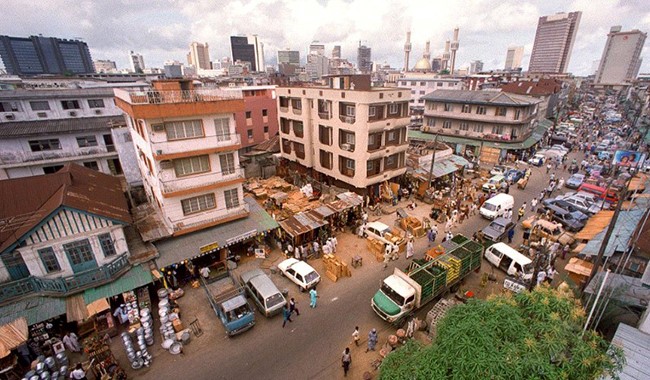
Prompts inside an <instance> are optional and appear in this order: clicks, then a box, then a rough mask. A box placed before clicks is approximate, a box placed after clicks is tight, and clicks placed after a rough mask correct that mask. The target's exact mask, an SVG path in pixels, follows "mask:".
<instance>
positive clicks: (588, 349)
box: [379, 287, 625, 380]
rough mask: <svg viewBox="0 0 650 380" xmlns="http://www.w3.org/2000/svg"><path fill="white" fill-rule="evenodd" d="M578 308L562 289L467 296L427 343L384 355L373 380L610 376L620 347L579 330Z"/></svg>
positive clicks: (619, 362)
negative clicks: (483, 296) (617, 347)
mask: <svg viewBox="0 0 650 380" xmlns="http://www.w3.org/2000/svg"><path fill="white" fill-rule="evenodd" d="M585 318H586V316H585V312H584V309H583V308H582V306H581V305H580V302H579V301H578V300H576V299H575V298H574V297H573V295H572V294H571V293H570V291H569V290H568V287H567V288H562V289H561V290H556V289H551V288H548V287H538V288H537V289H536V290H534V291H533V292H524V293H520V294H515V295H512V294H504V295H499V296H494V297H491V298H489V299H488V300H470V301H469V302H468V303H467V304H464V305H459V306H456V307H454V308H452V309H451V310H449V312H448V313H447V315H446V316H445V317H444V318H443V319H442V320H441V321H440V322H439V323H438V329H437V336H436V338H435V340H434V341H433V343H432V344H431V345H428V346H424V345H422V344H420V343H418V342H416V341H410V342H408V343H407V344H406V345H405V346H404V347H402V348H400V349H398V350H397V351H395V352H393V353H391V354H390V355H388V357H387V358H386V359H385V360H384V362H383V363H382V365H381V372H380V377H379V378H380V379H390V380H394V379H409V380H410V379H427V380H429V379H495V380H496V379H549V380H551V379H552V380H556V379H596V378H598V377H599V376H600V375H602V374H610V375H612V376H614V377H616V373H617V372H618V371H620V369H621V367H622V366H623V364H624V361H625V359H624V357H623V353H622V350H620V349H616V348H611V349H610V348H609V344H608V343H607V341H606V340H604V339H603V338H602V337H601V336H600V335H598V334H597V333H595V332H593V331H587V332H586V333H585V334H584V336H583V335H582V326H583V325H584V322H585Z"/></svg>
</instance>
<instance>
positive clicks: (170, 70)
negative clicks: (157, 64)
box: [163, 61, 183, 79]
mask: <svg viewBox="0 0 650 380" xmlns="http://www.w3.org/2000/svg"><path fill="white" fill-rule="evenodd" d="M163 69H164V70H165V78H170V79H171V78H182V77H183V64H182V63H180V62H178V61H167V62H165V65H164V67H163Z"/></svg>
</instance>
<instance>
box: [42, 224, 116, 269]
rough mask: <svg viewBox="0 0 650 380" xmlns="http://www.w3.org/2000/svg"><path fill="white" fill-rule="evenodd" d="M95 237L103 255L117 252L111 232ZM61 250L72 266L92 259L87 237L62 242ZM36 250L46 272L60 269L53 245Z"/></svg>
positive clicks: (107, 255)
mask: <svg viewBox="0 0 650 380" xmlns="http://www.w3.org/2000/svg"><path fill="white" fill-rule="evenodd" d="M97 239H98V240H99V246H100V247H101V249H102V253H103V254H104V257H111V256H115V255H116V254H117V251H116V249H115V242H114V241H113V237H112V236H111V234H101V235H98V236H97ZM63 250H64V251H65V253H66V254H67V255H68V258H69V259H70V263H71V264H72V265H73V266H74V265H79V264H82V263H85V262H88V261H93V260H94V254H93V249H92V246H91V245H90V241H89V240H88V239H83V240H78V241H74V242H71V243H66V244H63ZM37 252H38V254H39V256H40V258H41V262H42V263H43V267H44V268H45V272H46V273H53V272H59V271H60V270H61V264H60V263H59V259H58V258H57V257H56V253H54V248H53V247H45V248H41V249H39V250H38V251H37Z"/></svg>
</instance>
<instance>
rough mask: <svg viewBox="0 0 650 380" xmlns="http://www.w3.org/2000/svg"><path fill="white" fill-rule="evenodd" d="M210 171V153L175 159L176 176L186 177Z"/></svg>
mask: <svg viewBox="0 0 650 380" xmlns="http://www.w3.org/2000/svg"><path fill="white" fill-rule="evenodd" d="M209 171H210V158H209V157H208V155H207V154H206V155H203V156H196V157H187V158H179V159H177V160H174V172H175V173H176V177H184V176H188V175H192V174H198V173H205V172H209Z"/></svg>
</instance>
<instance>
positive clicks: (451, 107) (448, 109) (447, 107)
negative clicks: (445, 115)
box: [445, 103, 454, 112]
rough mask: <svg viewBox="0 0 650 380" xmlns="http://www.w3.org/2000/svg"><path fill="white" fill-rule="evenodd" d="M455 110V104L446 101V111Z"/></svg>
mask: <svg viewBox="0 0 650 380" xmlns="http://www.w3.org/2000/svg"><path fill="white" fill-rule="evenodd" d="M453 110H454V105H453V104H451V103H445V112H452V111H453Z"/></svg>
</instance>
